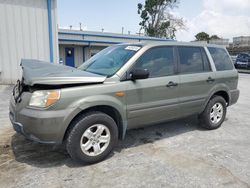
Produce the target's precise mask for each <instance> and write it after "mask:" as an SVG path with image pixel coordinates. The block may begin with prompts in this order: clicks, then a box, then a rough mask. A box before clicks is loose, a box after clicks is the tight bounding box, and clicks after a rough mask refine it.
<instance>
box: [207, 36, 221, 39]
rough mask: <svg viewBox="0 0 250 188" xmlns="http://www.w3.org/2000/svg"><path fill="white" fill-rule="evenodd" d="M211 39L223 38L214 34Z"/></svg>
mask: <svg viewBox="0 0 250 188" xmlns="http://www.w3.org/2000/svg"><path fill="white" fill-rule="evenodd" d="M209 39H210V40H214V39H215V40H216V39H221V38H220V37H218V36H217V35H212V36H211V37H210V38H209Z"/></svg>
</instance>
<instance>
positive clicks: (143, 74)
mask: <svg viewBox="0 0 250 188" xmlns="http://www.w3.org/2000/svg"><path fill="white" fill-rule="evenodd" d="M148 77H149V71H148V70H147V69H134V70H132V71H131V72H130V78H131V79H132V80H138V79H146V78H148Z"/></svg>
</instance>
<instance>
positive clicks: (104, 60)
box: [78, 45, 141, 76]
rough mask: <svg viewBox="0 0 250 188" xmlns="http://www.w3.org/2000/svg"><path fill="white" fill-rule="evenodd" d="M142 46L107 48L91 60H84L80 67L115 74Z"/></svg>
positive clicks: (103, 73) (93, 71) (106, 74)
mask: <svg viewBox="0 0 250 188" xmlns="http://www.w3.org/2000/svg"><path fill="white" fill-rule="evenodd" d="M140 48H141V46H138V45H137V46H135V45H119V46H111V47H108V48H105V49H104V50H102V51H101V52H99V53H97V54H96V55H94V56H93V57H91V58H90V59H89V60H87V61H86V62H84V63H83V64H82V65H81V66H80V67H78V69H80V70H83V71H87V72H91V73H96V74H100V75H105V76H112V75H113V74H115V73H116V72H117V71H118V70H119V69H120V68H121V67H122V66H123V65H124V64H125V63H126V62H127V61H128V60H129V59H130V58H131V57H132V56H134V55H135V53H136V52H137V51H138V50H139V49H140Z"/></svg>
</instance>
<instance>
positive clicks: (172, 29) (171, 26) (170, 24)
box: [138, 0, 185, 38]
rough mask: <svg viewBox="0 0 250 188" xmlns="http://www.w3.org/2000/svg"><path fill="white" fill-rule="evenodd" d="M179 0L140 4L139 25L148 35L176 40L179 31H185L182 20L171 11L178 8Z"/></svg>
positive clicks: (153, 0) (149, 1) (157, 0)
mask: <svg viewBox="0 0 250 188" xmlns="http://www.w3.org/2000/svg"><path fill="white" fill-rule="evenodd" d="M177 4H178V1H177V0H145V5H143V4H141V3H139V4H138V14H140V17H141V19H142V21H141V22H140V23H139V25H140V26H141V28H142V29H144V31H145V33H146V35H148V36H151V37H159V38H175V33H176V31H177V30H179V29H184V27H185V24H184V21H183V19H182V18H177V17H175V16H174V15H172V14H171V13H170V11H169V10H171V9H173V8H175V7H177Z"/></svg>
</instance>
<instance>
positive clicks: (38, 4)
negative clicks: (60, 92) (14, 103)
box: [0, 0, 58, 84]
mask: <svg viewBox="0 0 250 188" xmlns="http://www.w3.org/2000/svg"><path fill="white" fill-rule="evenodd" d="M48 1H50V0H48ZM51 3H52V12H51V13H52V36H53V56H54V62H57V59H58V40H57V12H56V6H57V5H56V0H51ZM22 58H25V59H39V60H43V61H50V46H49V31H48V6H47V0H35V1H34V0H0V71H1V73H0V83H1V84H10V83H15V82H16V80H17V79H20V78H21V74H22V73H21V68H20V66H19V64H20V61H21V59H22Z"/></svg>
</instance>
